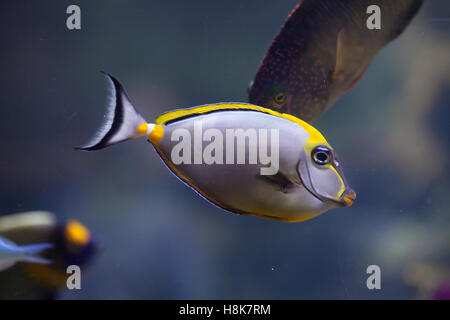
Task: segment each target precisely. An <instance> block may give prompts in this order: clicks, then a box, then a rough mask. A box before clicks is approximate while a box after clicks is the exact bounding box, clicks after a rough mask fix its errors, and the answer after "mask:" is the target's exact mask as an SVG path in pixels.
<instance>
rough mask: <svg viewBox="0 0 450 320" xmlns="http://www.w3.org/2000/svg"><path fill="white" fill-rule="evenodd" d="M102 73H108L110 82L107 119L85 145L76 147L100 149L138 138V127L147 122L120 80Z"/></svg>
mask: <svg viewBox="0 0 450 320" xmlns="http://www.w3.org/2000/svg"><path fill="white" fill-rule="evenodd" d="M102 73H104V74H105V75H106V77H107V78H108V80H109V84H110V94H109V99H108V105H107V110H106V114H105V117H104V118H105V120H104V122H103V124H102V126H101V127H100V129H99V130H98V132H97V133H96V134H95V135H94V137H93V138H92V139H91V140H90V141H89V142H88V143H87V144H86V145H85V146H81V147H76V148H75V149H78V150H86V151H93V150H99V149H103V148H106V147H108V146H111V145H113V144H116V143H119V142H122V141H126V140H130V139H134V138H138V137H140V136H141V135H140V134H139V133H138V132H137V131H136V128H137V127H138V126H139V125H140V124H142V123H145V122H146V121H145V120H144V118H143V117H142V116H141V115H140V114H139V113H138V112H137V111H136V109H135V108H134V106H133V104H132V103H131V101H130V99H129V98H128V95H127V93H126V91H125V89H124V88H123V87H122V85H121V84H120V82H119V80H117V79H116V78H114V77H113V76H112V75H110V74H109V73H106V72H102Z"/></svg>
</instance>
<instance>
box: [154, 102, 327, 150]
mask: <svg viewBox="0 0 450 320" xmlns="http://www.w3.org/2000/svg"><path fill="white" fill-rule="evenodd" d="M220 110H250V111H259V112H264V113H267V114H271V115H273V116H275V117H280V118H283V119H286V120H289V121H292V122H294V123H296V124H298V125H299V126H301V127H302V128H303V129H305V130H306V131H307V132H308V133H309V134H310V138H309V140H311V142H317V143H327V141H326V140H325V138H324V137H323V136H322V134H321V133H320V132H319V131H318V130H317V129H315V128H314V127H312V126H311V125H310V124H308V123H306V122H305V121H303V120H300V119H299V118H297V117H294V116H292V115H290V114H287V113H279V112H277V111H275V110H272V109H267V108H264V107H260V106H255V105H253V104H249V103H217V104H207V105H203V106H198V107H192V108H187V109H178V110H174V111H170V112H166V113H163V114H162V115H160V116H159V117H158V118H156V120H155V123H156V124H160V125H164V124H167V123H168V122H170V121H174V120H177V119H181V118H185V117H189V116H194V115H202V114H205V113H209V112H213V111H220Z"/></svg>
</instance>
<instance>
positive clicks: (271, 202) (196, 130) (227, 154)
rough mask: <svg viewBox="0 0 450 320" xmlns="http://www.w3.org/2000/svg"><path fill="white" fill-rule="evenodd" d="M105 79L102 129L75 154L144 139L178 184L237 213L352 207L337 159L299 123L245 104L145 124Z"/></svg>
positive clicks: (298, 217)
mask: <svg viewBox="0 0 450 320" xmlns="http://www.w3.org/2000/svg"><path fill="white" fill-rule="evenodd" d="M106 75H107V77H108V79H109V80H110V83H111V99H110V104H109V105H108V109H107V115H106V117H105V119H106V120H105V123H104V124H103V126H102V127H101V129H100V131H99V133H98V134H97V135H96V136H95V137H94V138H93V139H92V140H91V141H90V142H89V143H88V144H87V145H86V146H83V147H80V148H78V149H81V150H98V149H102V148H105V147H107V146H110V145H113V144H116V143H119V142H122V141H126V140H130V139H134V138H138V137H142V136H144V137H147V138H148V141H149V142H150V143H151V144H152V145H153V147H154V148H155V150H156V151H157V152H158V154H159V156H160V157H161V159H162V160H163V161H164V163H165V164H166V166H167V167H168V168H169V169H170V170H171V171H172V172H173V173H174V174H175V175H176V176H177V177H178V178H180V179H181V180H182V181H183V182H185V183H186V184H187V185H188V186H190V187H192V188H193V189H194V190H196V191H197V192H198V193H199V194H200V195H202V196H203V197H204V198H206V199H207V200H209V201H210V202H212V203H213V204H216V205H217V206H219V207H221V208H223V209H225V210H228V211H231V212H234V213H238V214H244V215H253V216H258V217H261V218H267V219H273V220H279V221H286V222H299V221H304V220H308V219H311V218H313V217H315V216H317V215H319V214H321V213H324V212H325V211H327V210H329V209H332V208H335V207H342V206H350V205H352V204H353V201H354V199H355V198H356V195H355V192H354V191H353V190H352V189H351V188H350V187H349V186H348V184H347V182H346V180H345V177H344V174H343V172H342V169H341V165H340V163H339V160H338V156H337V155H336V153H335V152H334V150H333V148H332V147H331V146H330V145H329V144H328V142H327V141H326V140H325V138H324V137H323V136H322V134H321V133H320V132H319V131H317V130H316V129H315V128H313V127H312V126H311V125H309V124H307V123H306V122H304V121H302V120H300V119H298V118H296V117H294V116H291V115H288V114H281V113H278V112H276V111H273V110H270V109H266V108H263V107H259V106H256V105H252V104H246V103H219V104H211V105H204V106H199V107H193V108H189V109H181V110H175V111H172V112H168V113H164V114H162V115H160V116H159V117H158V118H157V119H156V120H155V123H147V122H146V121H145V120H144V118H143V117H142V116H141V115H140V114H139V113H138V112H137V111H136V110H135V108H134V107H133V105H132V103H131V101H130V99H129V98H128V95H127V94H126V92H125V90H124V89H123V87H122V85H121V84H120V82H119V81H118V80H117V79H115V78H114V77H112V76H111V75H109V74H106ZM269 150H270V152H269Z"/></svg>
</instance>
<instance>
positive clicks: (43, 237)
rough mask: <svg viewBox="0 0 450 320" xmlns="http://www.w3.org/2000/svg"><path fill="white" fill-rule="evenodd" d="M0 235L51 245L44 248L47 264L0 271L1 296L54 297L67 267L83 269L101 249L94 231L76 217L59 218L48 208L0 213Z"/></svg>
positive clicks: (61, 287)
mask: <svg viewBox="0 0 450 320" xmlns="http://www.w3.org/2000/svg"><path fill="white" fill-rule="evenodd" d="M0 237H4V238H7V239H8V240H11V241H14V243H16V244H20V245H21V246H22V245H23V246H27V245H28V244H30V243H31V244H32V243H40V242H44V243H47V244H49V245H51V246H52V249H51V250H48V252H45V258H48V259H49V260H50V261H51V263H49V264H36V263H26V264H16V265H14V266H11V267H10V268H9V269H7V270H6V269H5V270H4V271H3V272H0V283H1V286H0V300H1V299H46V300H48V299H56V298H57V297H58V295H59V294H60V293H61V292H62V291H63V290H68V289H67V286H66V283H67V279H68V277H69V276H70V274H68V273H67V268H68V266H70V265H77V266H79V267H80V268H82V270H83V271H84V270H86V269H85V268H86V266H87V265H88V264H90V263H92V262H93V261H94V260H95V259H94V258H95V257H96V255H97V254H98V253H99V250H100V249H101V242H100V239H99V237H98V235H97V234H96V233H94V232H93V231H91V230H90V229H89V228H88V227H86V226H85V225H84V224H82V223H81V222H79V221H78V220H77V219H74V218H70V219H67V220H65V219H60V218H58V217H57V216H56V215H55V214H54V213H52V212H49V211H27V212H19V213H12V214H6V215H3V216H0Z"/></svg>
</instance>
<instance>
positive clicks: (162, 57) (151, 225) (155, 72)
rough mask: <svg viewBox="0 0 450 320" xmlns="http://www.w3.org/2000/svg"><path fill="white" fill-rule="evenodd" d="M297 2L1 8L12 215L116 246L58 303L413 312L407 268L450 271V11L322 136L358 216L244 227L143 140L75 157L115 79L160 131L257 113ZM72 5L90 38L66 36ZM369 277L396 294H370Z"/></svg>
mask: <svg viewBox="0 0 450 320" xmlns="http://www.w3.org/2000/svg"><path fill="white" fill-rule="evenodd" d="M296 2H297V1H295V0H283V1H278V2H275V1H273V2H271V3H269V2H264V3H263V2H261V1H257V0H241V1H206V0H198V1H195V2H192V1H189V2H188V1H178V0H174V1H163V0H152V1H80V0H78V1H23V0H16V1H2V2H1V3H0V10H1V11H0V12H1V19H0V38H1V40H2V49H1V51H0V105H1V108H0V143H1V144H0V146H1V156H0V214H8V213H14V212H19V211H26V210H49V211H52V212H54V213H55V214H57V215H58V216H59V217H61V218H77V219H79V220H80V221H82V222H83V223H84V224H86V225H87V226H89V227H90V229H91V230H92V231H93V232H95V233H96V234H98V235H99V236H100V237H101V239H102V242H103V245H104V248H103V250H102V252H101V253H100V254H99V256H98V257H97V258H96V259H95V260H94V261H93V263H92V264H91V265H90V266H89V268H86V270H85V271H84V272H83V279H82V286H83V289H82V290H79V291H64V292H62V295H61V298H63V299H79V298H87V299H122V298H123V299H205V298H206V299H209V298H211V299H224V298H236V299H242V298H254V299H260V298H261V299H311V298H319V299H352V298H358V299H380V298H387V299H413V298H417V297H418V288H417V286H415V285H413V284H411V281H409V280H408V270H410V269H411V268H414V266H416V265H430V264H432V265H437V266H439V267H440V268H442V269H444V270H447V268H449V269H450V255H449V252H450V250H449V249H450V234H449V231H448V230H449V227H450V200H449V192H450V181H449V178H450V174H449V164H450V162H449V152H450V149H449V142H448V141H449V139H450V126H449V115H450V111H449V108H448V101H449V100H450V54H449V52H450V41H449V40H450V33H449V31H450V20H449V19H450V3H449V2H448V1H444V0H441V1H426V3H425V4H424V6H423V8H422V10H421V11H420V12H419V15H418V16H417V17H416V19H414V20H413V22H412V24H411V25H410V27H409V28H408V29H407V30H406V32H405V33H404V34H403V35H402V36H401V37H400V38H399V39H398V40H397V41H395V42H393V43H391V44H390V45H389V46H388V47H386V48H385V49H384V50H383V51H382V52H381V53H380V54H379V55H378V56H377V57H376V59H375V60H374V62H373V64H372V65H371V67H370V68H369V69H368V71H367V73H366V75H365V76H364V77H363V79H362V80H361V81H360V83H358V84H357V85H356V87H355V88H354V89H353V90H352V91H351V92H350V93H348V94H347V95H345V96H344V97H343V98H342V99H340V100H339V101H338V102H337V104H336V105H335V106H334V107H333V108H332V109H331V110H330V112H329V113H327V114H326V115H325V116H323V117H322V118H321V119H320V120H319V121H318V122H317V124H316V127H317V128H318V129H319V130H321V131H322V132H323V133H324V135H325V136H326V137H327V139H328V141H329V142H330V143H331V144H332V145H333V146H334V147H335V149H336V150H337V151H338V152H339V154H340V157H341V160H342V163H343V166H344V168H345V173H346V177H347V179H348V181H349V183H350V184H351V186H352V187H353V188H354V189H355V190H356V191H357V194H358V199H357V201H356V202H355V204H354V206H353V207H351V208H345V209H336V210H332V211H330V212H328V213H326V214H324V215H322V216H320V217H318V218H316V219H313V220H310V221H307V222H303V223H296V224H287V223H280V222H274V221H268V220H262V219H258V218H254V217H241V216H238V215H233V214H229V213H226V212H225V211H223V210H221V209H218V208H216V207H214V206H212V205H211V204H209V203H207V202H206V201H204V200H202V199H201V198H200V197H199V196H198V195H197V194H195V193H194V192H192V191H191V190H190V189H188V188H187V187H185V186H184V185H183V184H181V183H180V182H179V181H178V180H177V179H176V178H175V177H174V176H173V175H172V174H171V173H170V172H169V171H168V170H167V169H166V168H165V167H164V165H163V163H162V162H161V161H160V159H159V158H158V157H157V155H156V153H155V152H154V150H153V149H152V148H151V147H150V145H149V144H148V143H146V142H145V141H134V142H132V143H127V144H123V145H120V146H117V147H113V148H109V149H106V150H104V151H101V152H95V153H85V152H77V151H75V150H73V149H72V147H73V146H76V145H79V144H81V143H84V142H86V140H87V139H88V138H89V136H90V135H91V133H92V132H93V131H94V130H95V129H96V128H97V126H98V125H99V123H100V122H101V118H102V116H103V112H104V108H105V101H106V81H105V79H104V78H103V76H102V75H101V74H100V73H99V71H100V70H105V71H108V72H110V73H112V74H113V75H115V76H117V77H118V78H119V79H120V80H121V81H122V83H123V84H124V86H125V88H126V89H127V91H128V93H129V95H130V97H131V99H132V101H133V102H134V104H135V105H136V106H137V108H138V109H139V110H140V111H141V113H142V114H143V115H144V117H145V118H146V119H148V120H151V119H154V118H155V117H156V116H157V115H158V114H160V113H161V112H163V111H167V110H170V109H174V108H178V107H188V106H194V105H199V104H205V103H213V102H221V101H247V96H246V88H247V86H248V83H249V81H250V80H251V79H252V78H253V76H254V74H255V71H256V69H257V67H258V64H259V62H260V60H261V58H262V56H263V54H264V52H265V51H266V49H267V48H268V45H269V43H270V41H271V39H272V38H273V37H274V36H275V34H276V33H277V32H278V30H279V28H280V26H281V24H282V22H283V21H284V19H285V18H286V16H287V14H288V13H289V12H290V11H291V10H292V8H293V7H294V6H295V5H296ZM69 4H77V5H79V6H80V7H81V12H82V29H81V30H79V31H69V30H67V28H66V24H65V20H66V17H67V15H66V13H65V11H66V8H67V6H68V5H69ZM371 264H376V265H379V266H380V267H381V270H382V289H381V290H368V289H367V287H366V279H367V276H368V275H367V274H366V268H367V266H368V265H371ZM430 270H431V271H429V272H431V273H432V272H433V271H432V270H433V269H430ZM419 282H420V281H419Z"/></svg>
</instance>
